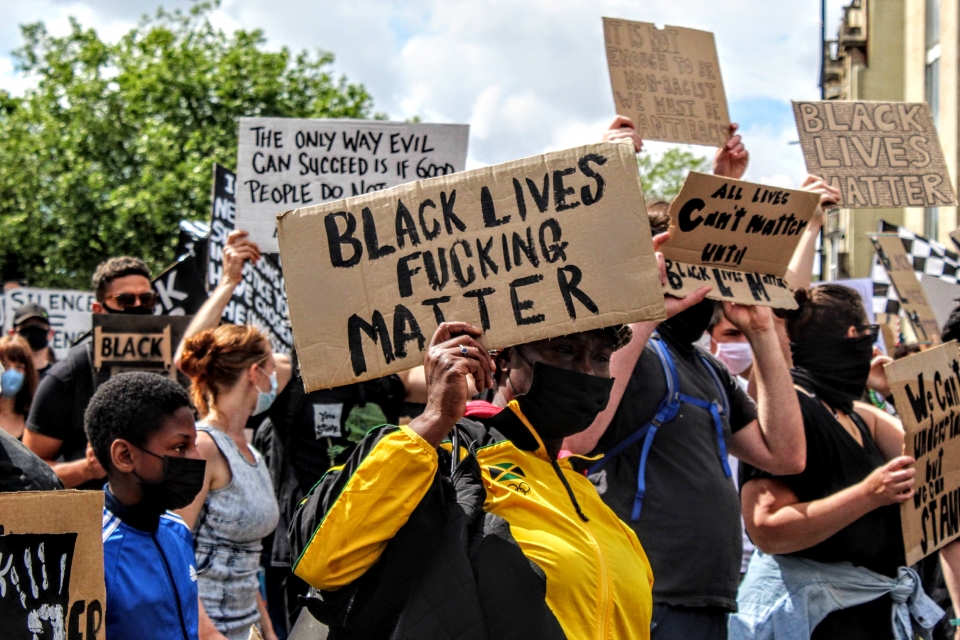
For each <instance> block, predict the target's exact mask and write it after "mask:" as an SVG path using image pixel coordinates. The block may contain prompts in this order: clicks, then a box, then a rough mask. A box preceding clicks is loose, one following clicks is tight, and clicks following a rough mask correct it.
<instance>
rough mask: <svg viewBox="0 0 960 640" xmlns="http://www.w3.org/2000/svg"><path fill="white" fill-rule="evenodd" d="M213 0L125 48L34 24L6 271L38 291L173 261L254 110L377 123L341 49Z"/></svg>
mask: <svg viewBox="0 0 960 640" xmlns="http://www.w3.org/2000/svg"><path fill="white" fill-rule="evenodd" d="M214 6H215V5H214V4H212V3H209V2H208V3H201V4H197V5H194V6H193V7H192V8H191V9H190V10H188V11H179V10H178V11H173V12H168V11H165V10H163V9H161V10H159V11H158V12H157V13H156V15H155V16H153V17H150V18H146V17H145V18H144V19H143V21H142V22H141V23H140V24H139V26H137V27H136V28H134V29H132V30H131V31H130V32H129V33H127V34H126V35H125V36H123V37H122V38H121V39H120V41H119V42H116V43H108V42H104V41H103V40H101V39H100V38H99V37H98V35H97V34H96V32H95V31H94V30H92V29H85V28H84V27H82V26H81V25H80V24H79V23H78V22H77V21H75V20H72V21H71V31H70V33H69V34H68V35H66V36H64V37H54V36H52V35H50V33H49V32H48V31H47V30H46V28H45V27H44V25H43V23H35V24H29V25H24V26H22V27H21V31H22V35H23V46H22V47H21V48H20V49H18V50H17V51H16V52H15V56H16V59H17V64H18V65H19V68H20V69H21V70H22V71H23V72H24V73H25V74H27V75H28V77H30V78H31V79H33V80H34V88H32V89H30V90H28V91H27V92H26V94H25V95H24V96H23V97H22V98H14V97H11V96H10V94H9V93H7V92H5V91H2V90H0V158H2V159H3V161H2V162H0V264H2V265H3V271H4V277H5V278H7V279H9V278H14V277H19V278H25V279H27V280H28V281H29V283H30V284H31V285H35V286H64V287H79V288H87V287H89V277H90V274H91V273H92V272H93V269H94V268H95V266H96V265H97V263H99V262H100V261H101V260H103V259H105V258H107V257H109V256H112V255H123V254H130V255H136V256H140V257H142V258H143V259H144V260H146V261H147V263H148V264H149V265H150V267H151V268H152V269H154V270H155V271H159V269H160V268H161V267H162V266H163V265H165V264H168V263H170V262H171V261H172V260H173V259H174V256H173V250H174V244H175V242H176V237H177V223H178V222H179V220H181V219H184V218H187V219H205V218H207V217H209V215H210V189H211V181H212V166H213V164H214V163H219V164H222V165H225V166H228V167H233V166H234V165H235V164H236V157H237V125H238V119H239V118H240V117H241V116H287V117H332V118H367V117H371V115H372V114H371V110H372V99H371V97H370V95H369V94H368V93H367V92H366V90H365V89H364V88H363V86H362V85H359V84H353V83H349V82H348V81H347V80H346V79H345V78H343V77H342V76H341V77H334V76H333V75H332V73H331V71H330V66H331V63H332V62H333V55H332V54H330V53H326V52H323V51H317V52H316V53H313V54H311V53H308V52H305V51H303V52H300V53H296V54H294V53H291V52H290V51H288V50H287V49H286V48H284V49H281V50H280V51H268V50H266V48H265V44H266V39H265V37H264V34H263V32H262V31H260V30H254V31H235V32H233V33H225V32H223V31H222V30H220V29H216V28H214V27H213V26H212V25H211V23H210V20H209V17H210V13H211V11H212V10H213V8H214Z"/></svg>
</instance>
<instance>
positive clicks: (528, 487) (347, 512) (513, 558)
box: [291, 322, 653, 640]
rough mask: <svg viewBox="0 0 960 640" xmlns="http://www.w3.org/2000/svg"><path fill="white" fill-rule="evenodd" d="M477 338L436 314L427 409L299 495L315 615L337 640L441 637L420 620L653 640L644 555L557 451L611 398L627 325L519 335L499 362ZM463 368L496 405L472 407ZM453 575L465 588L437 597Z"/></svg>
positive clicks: (299, 542) (302, 562)
mask: <svg viewBox="0 0 960 640" xmlns="http://www.w3.org/2000/svg"><path fill="white" fill-rule="evenodd" d="M480 334H481V332H480V331H479V330H478V329H476V328H475V327H472V326H470V325H468V324H465V323H457V322H448V323H443V324H441V325H440V327H439V328H438V329H437V332H436V333H435V334H434V337H433V340H432V341H431V344H430V347H429V349H428V352H427V355H426V358H425V361H424V369H425V374H426V378H427V383H428V400H427V406H426V410H425V411H424V413H423V414H422V415H421V416H420V417H418V418H416V419H414V420H413V421H412V422H411V423H410V424H409V425H406V426H401V427H395V426H384V427H379V428H377V429H374V430H372V431H371V432H369V433H368V434H367V436H366V438H364V440H363V441H362V442H361V443H360V444H359V445H358V447H357V450H356V452H355V453H354V455H353V456H352V457H351V458H350V460H349V461H348V462H347V463H346V465H345V466H344V467H342V468H337V469H331V470H330V471H329V472H328V473H327V474H326V475H325V476H324V478H323V479H322V480H321V481H320V482H319V483H318V484H317V486H316V487H314V489H313V490H312V491H311V492H310V494H309V495H308V496H307V498H306V499H305V500H304V501H303V502H302V503H301V507H300V509H299V510H298V511H297V513H296V515H295V517H294V522H293V525H292V527H291V546H292V547H293V555H294V557H298V558H299V560H298V561H297V564H296V565H295V567H294V573H295V574H296V575H297V576H299V577H300V578H302V579H303V580H305V581H306V582H307V583H309V584H311V585H312V586H314V587H316V588H317V589H319V590H320V597H319V598H314V599H312V602H310V603H309V604H308V605H307V607H308V609H309V610H310V611H311V612H313V613H314V615H316V616H319V618H320V619H321V621H323V622H324V623H326V624H328V625H330V627H331V637H334V636H336V637H364V638H387V637H393V636H392V635H391V634H396V633H400V631H399V630H402V629H406V630H407V631H406V632H405V633H404V635H403V637H407V638H421V637H422V638H432V637H436V635H434V634H432V633H431V629H434V628H435V626H434V625H430V626H418V625H416V623H417V621H418V619H421V618H422V617H423V616H425V615H427V616H430V618H431V619H436V620H437V622H438V624H437V625H436V626H439V627H441V628H444V629H454V628H456V629H463V628H464V627H463V625H464V624H465V623H467V622H468V621H469V624H473V625H477V628H483V629H485V632H486V635H488V636H489V637H524V638H538V639H552V638H557V639H559V638H563V637H566V638H588V637H615V638H620V639H625V640H633V639H640V638H643V639H646V638H648V637H649V632H650V611H651V607H652V602H651V597H650V589H651V584H652V581H653V580H652V578H653V575H652V573H651V571H650V567H649V564H648V562H647V560H646V556H645V554H644V552H643V549H642V547H641V546H640V544H639V542H638V540H637V538H636V535H635V534H634V533H633V532H632V531H631V530H630V528H629V527H628V526H626V525H625V524H624V523H623V522H621V521H620V519H619V518H617V517H616V515H615V514H614V512H613V511H612V510H611V509H610V508H609V507H607V506H606V505H605V504H603V502H602V501H601V500H600V498H599V496H598V495H597V492H596V490H595V489H594V488H593V486H592V485H591V484H590V482H589V481H588V480H587V479H586V478H585V477H584V476H583V475H582V474H581V473H578V472H577V471H576V470H574V468H573V466H572V464H571V461H570V459H569V458H567V457H563V458H560V450H561V446H562V444H563V441H564V438H566V437H568V436H570V435H571V434H574V433H577V432H579V431H581V430H583V429H586V428H587V427H588V426H589V425H590V423H591V422H593V420H594V418H595V417H596V415H597V414H598V413H599V412H600V411H602V410H603V408H604V407H605V406H606V404H607V400H608V398H609V394H610V389H611V387H612V384H613V380H611V379H610V372H609V363H610V356H611V354H612V353H613V352H614V351H615V350H616V349H617V348H619V347H621V346H622V345H623V344H625V343H626V342H628V341H629V339H630V338H629V335H630V334H629V330H628V329H627V328H626V327H623V326H620V327H611V328H607V329H600V330H594V331H586V332H583V333H577V334H573V335H567V336H562V337H557V338H553V339H551V340H540V341H537V342H532V343H528V344H523V345H517V346H514V347H510V348H508V349H505V350H504V351H502V352H501V353H500V354H498V356H497V358H496V360H495V361H494V360H491V358H490V357H489V356H488V354H487V352H486V350H485V349H484V348H483V347H482V346H481V344H480V343H479V341H478V338H479V337H480ZM468 376H471V377H472V378H473V380H474V381H475V382H476V387H477V388H478V389H479V390H481V391H484V390H489V391H491V392H492V396H493V401H492V402H485V401H477V400H474V401H469V400H470V396H469V393H470V391H469V390H468V389H469V387H468V384H467V378H468ZM468 401H469V402H468ZM453 452H456V453H457V454H456V455H453ZM361 487H362V489H361ZM457 514H462V515H457ZM444 521H446V522H448V523H449V524H448V525H446V526H445V527H443V526H440V525H442V523H443V522H444ZM438 526H439V527H440V528H438ZM454 585H456V588H457V589H458V590H459V589H462V591H460V592H461V593H463V594H464V595H463V598H458V599H457V601H456V606H437V605H436V604H435V603H439V602H445V601H446V599H447V597H448V592H449V591H451V590H453V588H454ZM374 586H375V588H374ZM425 612H426V613H425ZM340 634H343V635H340ZM451 635H456V634H451ZM457 637H463V636H457Z"/></svg>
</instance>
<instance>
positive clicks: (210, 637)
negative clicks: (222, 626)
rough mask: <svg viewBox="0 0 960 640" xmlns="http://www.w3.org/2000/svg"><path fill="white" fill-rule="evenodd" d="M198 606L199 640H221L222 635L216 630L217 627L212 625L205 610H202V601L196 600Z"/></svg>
mask: <svg viewBox="0 0 960 640" xmlns="http://www.w3.org/2000/svg"><path fill="white" fill-rule="evenodd" d="M198 606H199V611H198V614H199V625H198V627H199V629H198V632H199V635H200V640H219V639H220V638H223V637H224V636H223V634H222V633H220V630H219V629H217V626H216V625H215V624H213V620H211V619H210V616H209V615H208V614H207V610H206V609H204V608H203V601H202V600H199V599H198Z"/></svg>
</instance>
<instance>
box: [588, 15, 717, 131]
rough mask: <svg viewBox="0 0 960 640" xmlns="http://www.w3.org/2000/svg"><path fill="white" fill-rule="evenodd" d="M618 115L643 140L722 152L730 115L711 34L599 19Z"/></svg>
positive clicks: (612, 19) (643, 23)
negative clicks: (662, 141) (601, 23)
mask: <svg viewBox="0 0 960 640" xmlns="http://www.w3.org/2000/svg"><path fill="white" fill-rule="evenodd" d="M603 39H604V44H605V46H606V50H607V66H608V68H609V70H610V83H611V85H613V101H614V103H615V105H616V109H617V113H618V114H620V115H624V116H627V117H629V118H630V119H631V120H633V123H634V125H635V126H636V128H637V132H638V133H639V134H640V137H642V138H643V139H644V140H664V141H666V142H680V143H687V144H702V145H707V146H711V147H722V146H723V145H724V144H726V142H727V138H728V131H729V129H730V115H729V114H728V112H727V96H726V94H725V93H724V90H723V79H722V78H721V77H720V62H719V60H718V59H717V46H716V44H715V43H714V40H713V34H712V33H710V32H709V31H697V30H695V29H685V28H683V27H671V26H669V25H668V26H666V27H664V28H663V29H658V28H657V27H656V25H654V24H651V23H648V22H631V21H630V20H620V19H617V18H604V19H603Z"/></svg>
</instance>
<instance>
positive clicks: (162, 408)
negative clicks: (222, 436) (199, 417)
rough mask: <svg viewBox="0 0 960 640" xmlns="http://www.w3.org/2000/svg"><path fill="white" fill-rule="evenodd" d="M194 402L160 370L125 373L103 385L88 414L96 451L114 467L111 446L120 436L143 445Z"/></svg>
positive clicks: (86, 425) (86, 423) (89, 432)
mask: <svg viewBox="0 0 960 640" xmlns="http://www.w3.org/2000/svg"><path fill="white" fill-rule="evenodd" d="M181 407H189V408H190V410H191V411H194V413H196V412H195V410H194V408H193V404H192V403H191V402H190V396H189V394H187V391H186V389H184V388H183V387H181V386H180V385H179V384H177V383H176V382H174V381H173V380H171V379H170V378H167V377H164V376H161V375H159V374H156V373H145V372H131V373H121V374H120V375H118V376H116V377H114V378H111V379H110V380H108V381H107V382H105V383H103V384H102V385H100V388H99V389H97V392H96V393H95V394H93V398H91V399H90V404H89V405H87V411H86V413H85V414H84V428H85V429H86V431H87V438H88V439H89V441H90V446H91V447H93V453H94V454H95V455H96V456H97V460H99V461H100V464H101V465H102V466H103V468H104V469H110V446H111V445H112V444H113V441H114V440H116V439H117V438H123V439H124V440H126V441H128V442H130V443H132V444H134V445H137V446H143V445H145V444H146V442H147V438H149V437H150V434H152V433H154V432H156V431H158V430H159V429H160V425H161V423H162V422H163V419H164V418H166V417H167V416H169V415H171V414H172V413H174V412H175V411H176V410H177V409H179V408H181Z"/></svg>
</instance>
